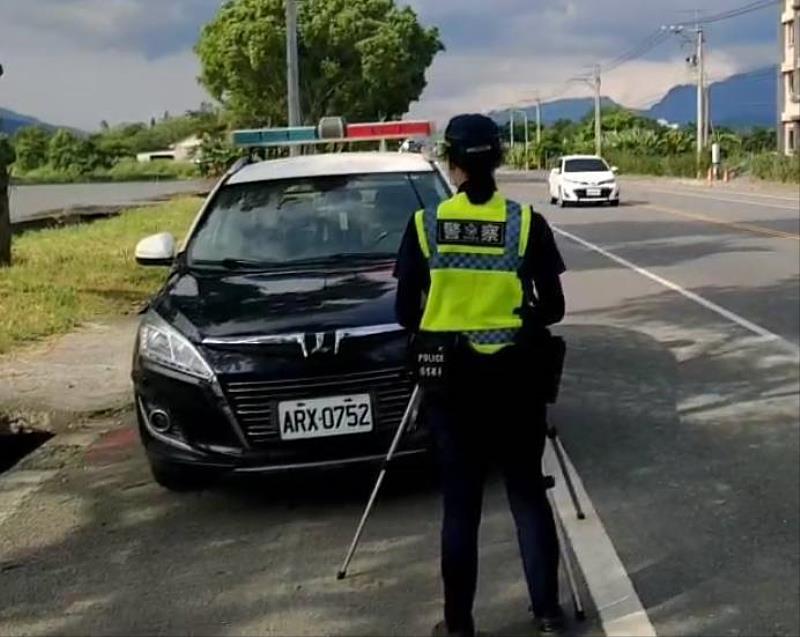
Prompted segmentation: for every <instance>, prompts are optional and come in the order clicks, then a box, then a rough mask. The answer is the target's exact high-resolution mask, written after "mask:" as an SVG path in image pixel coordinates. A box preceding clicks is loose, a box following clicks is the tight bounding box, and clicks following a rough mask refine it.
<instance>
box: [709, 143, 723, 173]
mask: <svg viewBox="0 0 800 637" xmlns="http://www.w3.org/2000/svg"><path fill="white" fill-rule="evenodd" d="M721 165H722V153H721V150H720V147H719V142H714V143H713V144H711V180H712V181H717V180H719V176H720V166H721Z"/></svg>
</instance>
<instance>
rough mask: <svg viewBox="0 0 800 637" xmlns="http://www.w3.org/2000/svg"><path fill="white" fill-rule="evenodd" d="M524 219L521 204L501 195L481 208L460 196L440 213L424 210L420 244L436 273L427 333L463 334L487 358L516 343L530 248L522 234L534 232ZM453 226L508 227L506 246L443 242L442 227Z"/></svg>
mask: <svg viewBox="0 0 800 637" xmlns="http://www.w3.org/2000/svg"><path fill="white" fill-rule="evenodd" d="M503 210H505V215H504V218H503ZM525 212H528V211H525ZM524 214H525V213H524V212H523V209H522V207H521V206H520V205H519V204H518V203H516V202H513V201H505V200H503V199H502V198H500V197H499V196H498V197H496V198H495V199H493V200H492V201H491V202H490V203H489V204H487V205H486V206H485V207H480V206H473V205H472V204H469V202H468V200H467V199H466V197H465V196H464V195H457V196H456V198H454V199H451V200H449V201H448V202H445V203H444V204H442V206H441V207H440V208H439V209H438V210H437V209H433V208H430V209H426V210H423V211H421V213H420V215H421V217H420V218H419V219H418V229H421V230H423V231H424V238H423V237H420V244H421V245H422V247H423V252H424V253H425V254H426V256H427V257H428V263H429V266H430V271H431V290H430V293H429V295H428V300H427V303H426V308H425V313H424V316H423V320H422V326H421V328H422V329H423V330H427V331H452V332H461V333H463V334H465V335H466V336H467V337H468V338H469V340H470V342H471V343H472V344H473V347H475V349H476V350H478V351H480V352H486V353H491V352H494V351H497V350H498V349H501V348H502V347H504V346H506V345H509V344H511V343H513V342H514V338H515V336H516V333H517V331H518V330H519V327H520V326H521V321H520V319H519V316H518V315H517V314H516V313H515V312H514V310H515V309H516V308H518V307H519V306H520V305H521V304H522V284H521V282H520V280H519V275H518V271H519V268H520V266H521V265H522V259H523V254H524V246H525V245H526V243H527V241H524V240H523V237H522V234H523V230H525V231H527V229H528V228H529V227H530V219H526V218H525V217H524ZM448 221H449V222H452V221H456V222H458V223H461V224H462V225H463V224H467V225H470V224H471V223H472V222H474V223H475V224H481V223H482V224H489V225H490V226H491V225H499V226H504V237H503V243H502V244H498V245H496V246H494V245H492V246H473V245H454V244H453V243H448V242H447V241H442V242H440V236H441V235H440V224H441V223H442V222H448ZM490 229H491V228H490ZM525 239H527V237H525Z"/></svg>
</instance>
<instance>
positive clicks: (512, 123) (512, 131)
mask: <svg viewBox="0 0 800 637" xmlns="http://www.w3.org/2000/svg"><path fill="white" fill-rule="evenodd" d="M510 116H511V119H510V120H509V124H508V126H509V128H510V129H511V150H514V111H513V110H512V111H511V113H510Z"/></svg>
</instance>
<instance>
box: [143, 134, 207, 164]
mask: <svg viewBox="0 0 800 637" xmlns="http://www.w3.org/2000/svg"><path fill="white" fill-rule="evenodd" d="M202 143H203V140H202V139H200V137H199V136H198V135H192V136H191V137H187V138H186V139H184V140H182V141H179V142H178V143H177V144H173V145H172V146H170V148H169V149H168V150H156V151H153V152H150V153H139V154H138V155H136V161H138V162H140V163H147V162H149V161H156V160H159V159H165V160H168V161H184V162H185V161H195V160H196V159H197V151H198V150H199V149H200V146H201V145H202Z"/></svg>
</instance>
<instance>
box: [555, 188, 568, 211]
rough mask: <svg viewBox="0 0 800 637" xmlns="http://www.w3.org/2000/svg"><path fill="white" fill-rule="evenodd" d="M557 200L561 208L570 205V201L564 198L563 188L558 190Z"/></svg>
mask: <svg viewBox="0 0 800 637" xmlns="http://www.w3.org/2000/svg"><path fill="white" fill-rule="evenodd" d="M557 201H558V207H559V208H566V207H567V206H568V205H569V203H567V201H566V200H565V199H564V193H563V192H562V191H561V189H559V191H558V200H557Z"/></svg>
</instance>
